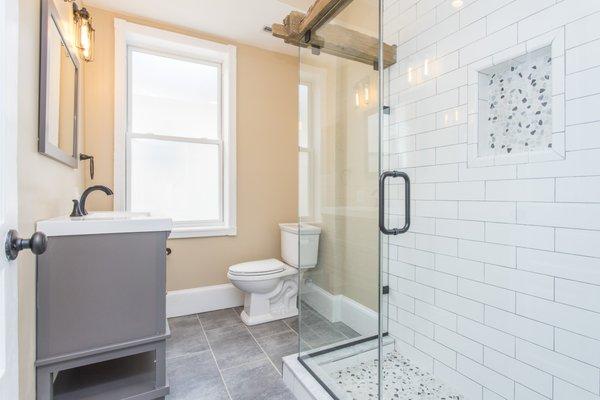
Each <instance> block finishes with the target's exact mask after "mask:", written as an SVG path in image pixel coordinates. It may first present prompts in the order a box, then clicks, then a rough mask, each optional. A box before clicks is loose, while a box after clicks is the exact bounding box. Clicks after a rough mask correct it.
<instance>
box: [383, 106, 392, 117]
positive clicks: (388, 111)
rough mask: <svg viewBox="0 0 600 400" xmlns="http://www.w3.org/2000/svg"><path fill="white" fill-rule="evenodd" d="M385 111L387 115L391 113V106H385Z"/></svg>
mask: <svg viewBox="0 0 600 400" xmlns="http://www.w3.org/2000/svg"><path fill="white" fill-rule="evenodd" d="M383 113H384V114H385V115H390V113H391V110H390V106H383Z"/></svg>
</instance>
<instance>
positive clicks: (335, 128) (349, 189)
mask: <svg viewBox="0 0 600 400" xmlns="http://www.w3.org/2000/svg"><path fill="white" fill-rule="evenodd" d="M378 5H379V4H378V1H377V0H367V1H357V2H352V3H350V4H349V5H348V6H347V7H346V8H344V10H343V11H342V12H340V13H339V14H338V15H337V16H336V17H335V18H334V19H333V20H332V21H330V22H329V23H328V24H327V25H325V26H322V27H320V28H319V29H317V30H316V31H314V32H311V37H312V38H313V40H314V39H315V38H316V41H317V42H318V43H319V46H318V48H316V47H313V48H301V50H300V54H299V56H300V82H299V84H300V86H299V88H300V90H299V94H300V96H299V111H300V112H299V115H300V126H299V132H300V135H299V166H300V175H299V181H300V196H299V199H300V204H299V211H300V222H301V224H308V225H315V226H318V227H320V228H321V236H320V243H319V256H318V263H317V266H316V267H315V268H310V269H305V270H303V271H302V273H301V277H300V304H299V309H300V316H299V337H300V355H299V359H300V361H301V362H302V363H303V364H304V365H305V366H306V368H307V369H308V370H309V371H310V372H311V373H312V374H313V376H314V377H315V378H317V379H318V380H319V381H320V382H321V383H322V384H323V386H324V387H325V388H326V389H327V390H328V392H329V393H330V394H331V395H332V397H334V398H337V399H353V398H356V396H359V397H358V398H372V397H370V396H369V395H375V396H377V392H378V388H379V385H378V374H379V372H378V345H379V341H378V333H379V332H378V326H379V315H380V308H379V300H380V298H379V290H380V273H379V271H380V266H379V252H380V244H379V234H378V232H379V229H378V201H379V192H378V177H379V168H380V149H379V145H380V142H379V117H380V116H379V109H380V107H379V104H380V103H379V72H378V70H377V69H375V68H374V65H373V62H371V63H366V62H364V61H363V62H361V61H360V60H354V59H353V60H349V59H345V58H342V57H339V56H338V54H337V53H336V52H337V49H339V46H340V42H339V41H338V39H339V38H340V37H339V36H338V35H339V32H347V31H348V30H353V31H359V32H361V34H363V35H368V36H370V37H372V38H374V39H373V40H374V41H375V45H377V38H378V27H379V24H378V22H379V20H378V12H379V8H378ZM302 257H303V253H302V250H301V251H300V259H301V260H302ZM357 368H360V371H361V376H360V377H357V376H356V374H355V372H356V369H357Z"/></svg>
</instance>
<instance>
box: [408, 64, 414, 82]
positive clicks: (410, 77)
mask: <svg viewBox="0 0 600 400" xmlns="http://www.w3.org/2000/svg"><path fill="white" fill-rule="evenodd" d="M412 72H413V70H412V67H408V82H412V79H413V76H412Z"/></svg>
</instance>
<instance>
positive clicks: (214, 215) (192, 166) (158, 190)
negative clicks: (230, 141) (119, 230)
mask: <svg viewBox="0 0 600 400" xmlns="http://www.w3.org/2000/svg"><path fill="white" fill-rule="evenodd" d="M219 163H220V157H219V146H217V145H209V144H199V143H183V142H168V141H161V140H150V139H132V140H131V185H130V187H131V194H130V196H131V210H132V211H152V212H156V213H161V214H165V215H169V216H170V217H172V218H173V220H175V221H184V220H186V221H199V220H218V219H220V211H219V210H220V195H219V193H220V183H219V181H220V180H219Z"/></svg>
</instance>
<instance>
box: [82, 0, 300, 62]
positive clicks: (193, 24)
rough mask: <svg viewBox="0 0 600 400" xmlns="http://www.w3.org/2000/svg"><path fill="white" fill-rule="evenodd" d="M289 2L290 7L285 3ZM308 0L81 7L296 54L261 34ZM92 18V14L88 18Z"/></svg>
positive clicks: (104, 0) (175, 0)
mask: <svg viewBox="0 0 600 400" xmlns="http://www.w3.org/2000/svg"><path fill="white" fill-rule="evenodd" d="M285 3H291V4H292V5H289V4H285ZM311 3H312V1H309V0H281V1H280V0H85V1H84V4H85V5H89V6H93V7H98V8H103V9H107V10H113V11H118V12H121V13H125V14H131V15H136V16H140V17H144V18H148V19H152V20H156V21H161V22H165V23H169V24H173V25H178V26H181V27H185V28H189V29H194V30H197V31H200V32H205V33H209V34H212V35H215V36H220V37H224V38H229V39H233V40H235V41H238V42H241V43H246V44H250V45H254V46H258V47H262V48H265V49H268V50H273V51H278V52H282V53H287V54H297V51H298V50H297V49H296V48H295V47H293V46H289V45H286V44H284V43H283V41H282V40H281V39H277V38H274V37H273V36H271V34H270V33H266V32H263V30H262V28H263V27H264V26H265V25H268V26H271V24H272V23H274V22H281V21H282V20H283V18H284V17H285V16H286V15H287V14H288V13H289V12H290V11H292V10H293V9H295V7H294V6H296V7H301V8H303V10H302V11H306V9H307V8H308V7H307V5H309V4H311ZM92 17H93V15H92Z"/></svg>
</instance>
